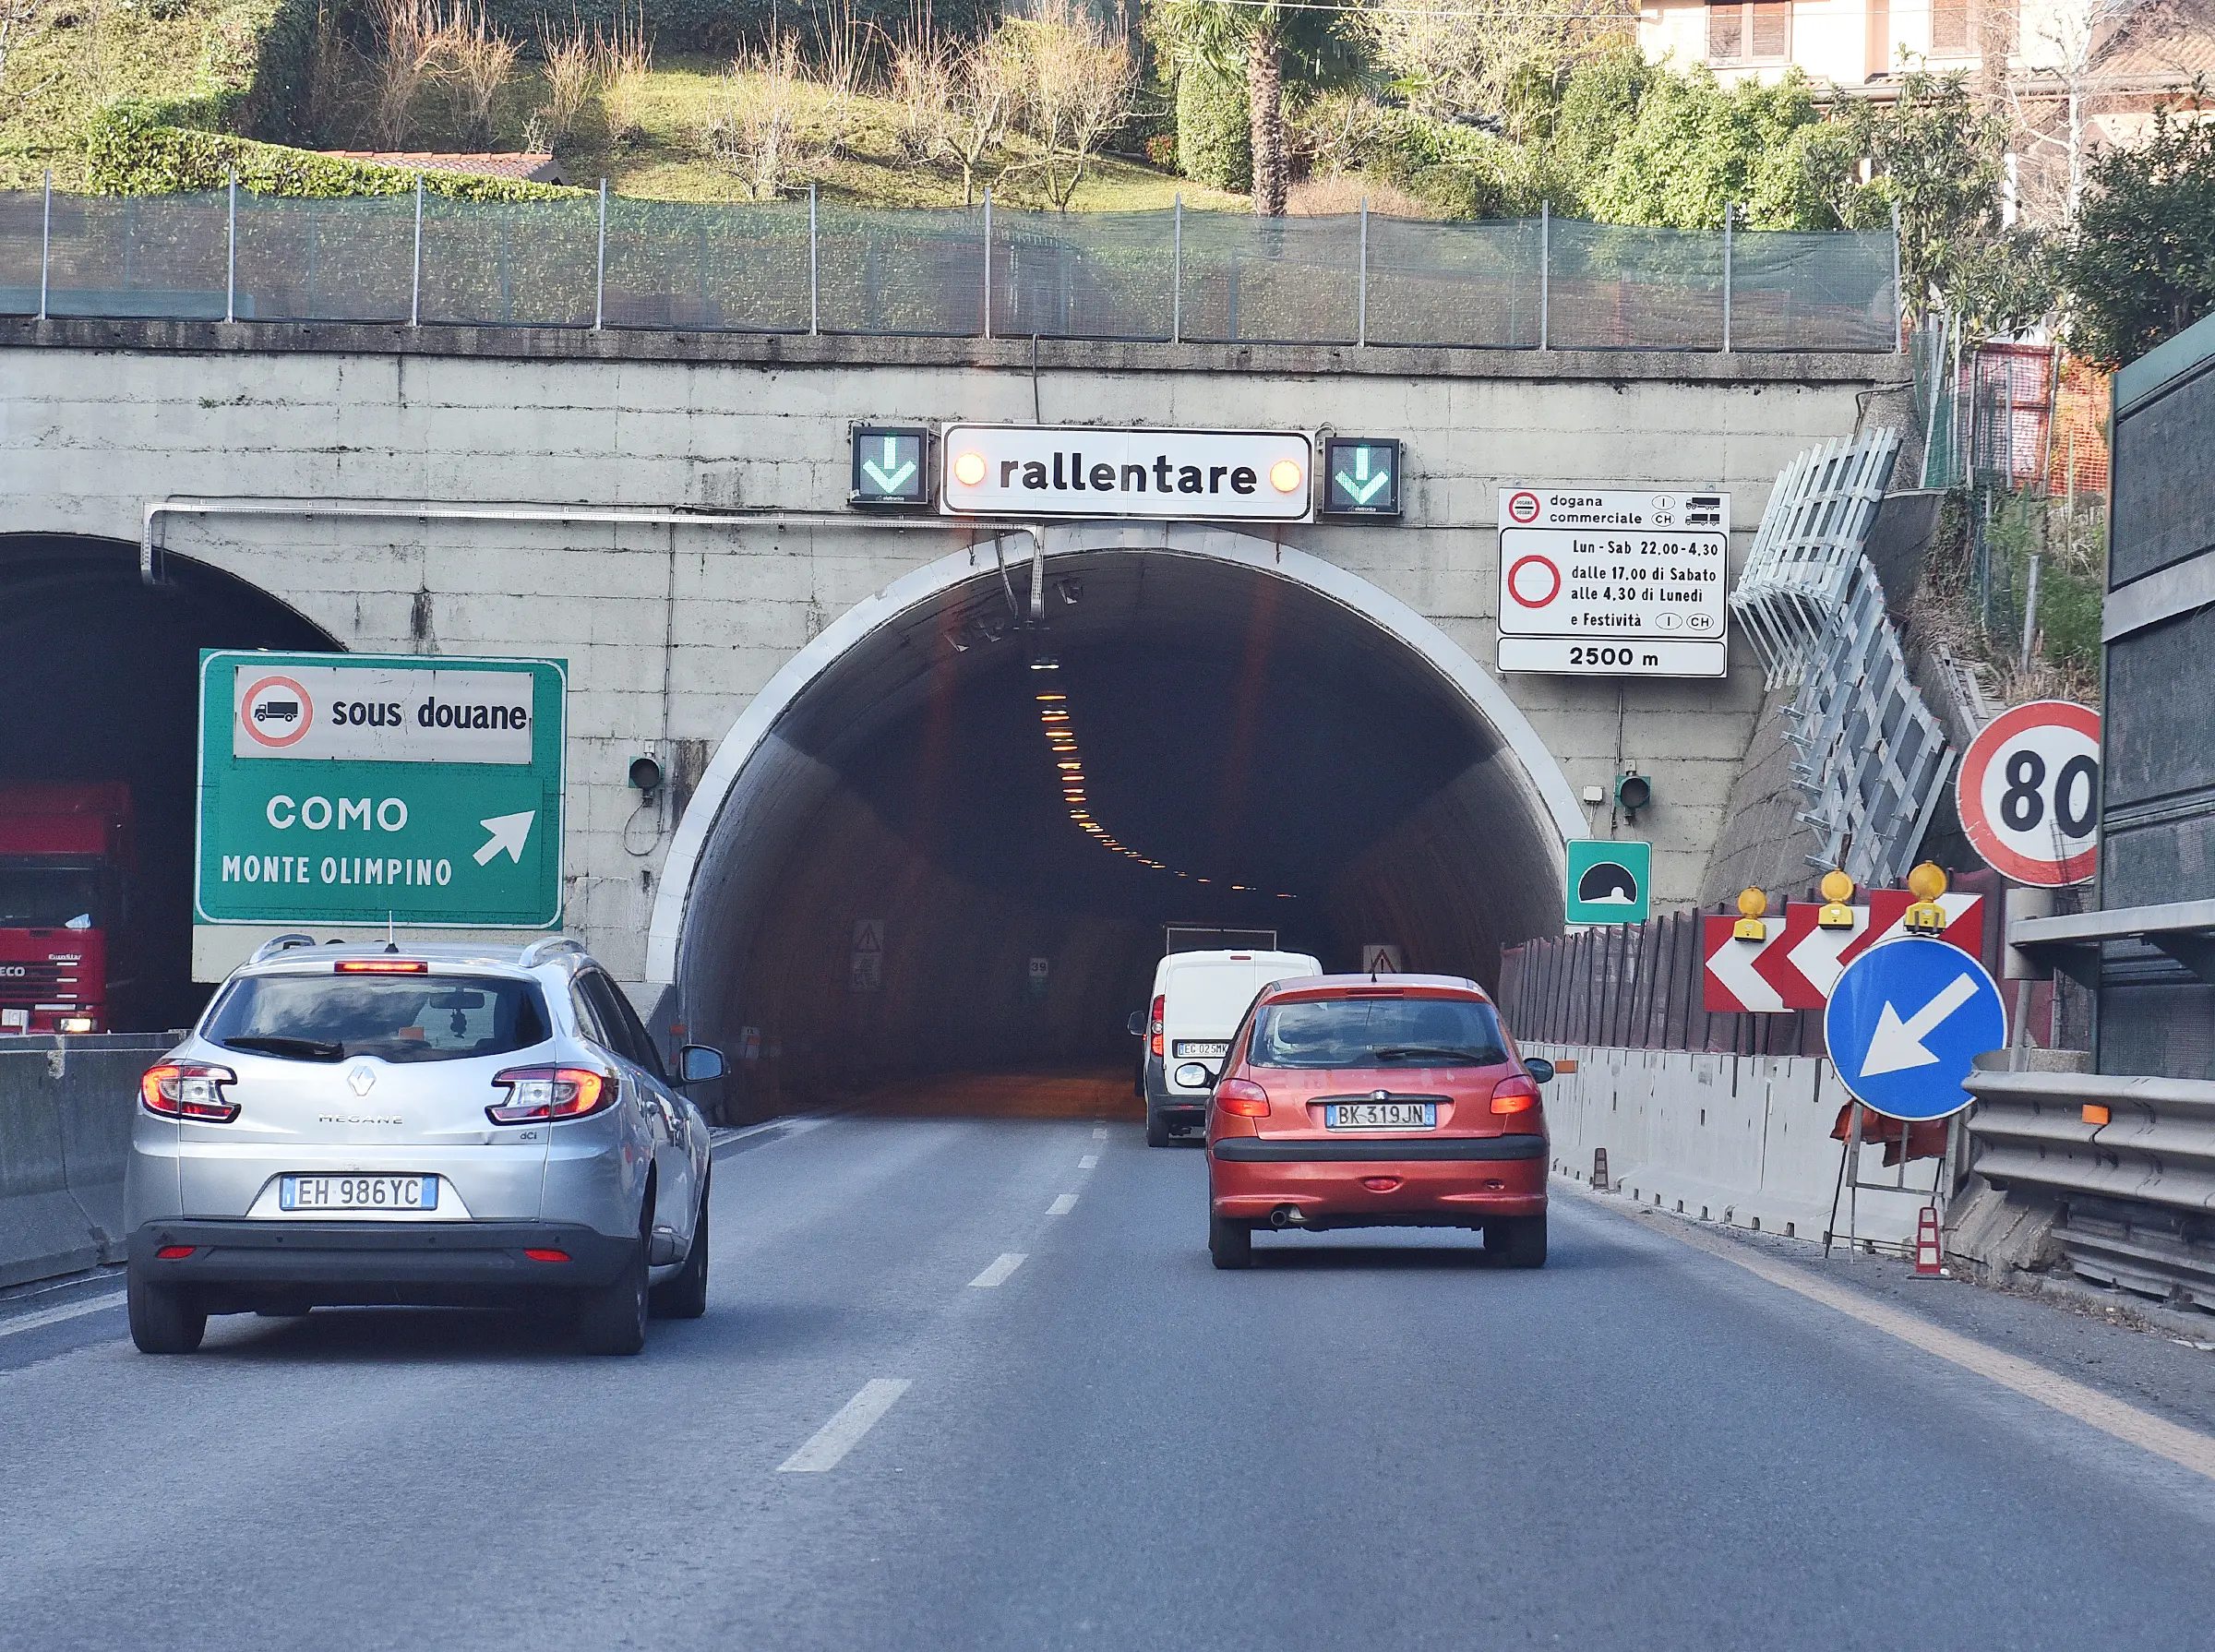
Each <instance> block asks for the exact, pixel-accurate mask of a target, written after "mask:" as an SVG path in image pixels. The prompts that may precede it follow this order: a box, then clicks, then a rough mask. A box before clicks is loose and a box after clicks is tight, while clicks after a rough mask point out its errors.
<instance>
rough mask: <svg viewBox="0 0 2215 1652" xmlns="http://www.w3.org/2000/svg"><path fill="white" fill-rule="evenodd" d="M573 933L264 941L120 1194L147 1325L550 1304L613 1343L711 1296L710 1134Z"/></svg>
mask: <svg viewBox="0 0 2215 1652" xmlns="http://www.w3.org/2000/svg"><path fill="white" fill-rule="evenodd" d="M678 1065H679V1068H680V1071H679V1072H678V1073H677V1074H676V1076H675V1077H672V1076H671V1075H669V1074H668V1073H667V1072H665V1071H664V1068H663V1064H662V1061H661V1058H660V1056H659V1054H658V1052H657V1051H656V1049H655V1047H654V1043H653V1037H652V1036H651V1035H649V1034H648V1033H647V1031H646V1029H645V1028H644V1026H642V1025H641V1023H640V1021H639V1017H638V1014H637V1012H635V1011H634V1010H633V1009H632V1008H631V1006H630V1002H629V1000H628V999H626V998H625V997H624V996H623V992H622V989H621V988H618V987H617V985H616V983H615V982H614V981H613V980H612V979H610V978H609V976H608V975H607V973H606V971H605V970H604V969H603V968H601V966H600V965H599V964H596V963H594V962H593V958H592V956H591V955H590V954H589V953H588V952H585V950H584V949H583V948H582V947H581V946H580V945H579V944H578V943H577V942H575V941H573V940H564V939H559V938H555V939H549V940H539V941H534V942H533V943H532V944H531V945H529V946H526V947H523V948H522V949H521V950H520V951H518V950H516V949H514V948H507V949H500V948H487V947H478V946H460V945H445V946H410V947H408V948H406V949H404V950H401V949H399V948H397V947H395V946H393V945H390V944H386V945H381V946H341V945H326V946H317V945H316V944H315V943H314V941H313V940H312V939H311V938H309V937H306V936H284V937H281V938H280V939H279V940H273V941H271V942H269V944H268V945H266V946H264V947H263V948H262V949H261V950H260V951H259V952H256V953H255V955H254V957H253V959H252V960H251V961H250V962H248V963H247V964H245V965H243V966H242V967H241V968H240V969H239V970H238V971H237V972H236V973H234V974H233V976H231V978H230V979H229V980H228V981H226V982H224V983H223V985H222V987H221V989H220V990H219V991H218V992H217V993H216V995H215V997H214V999H213V1000H211V1001H210V1004H209V1006H208V1009H207V1011H206V1012H205V1013H204V1014H203V1015H202V1016H201V1017H200V1021H199V1024H198V1026H197V1027H195V1028H194V1029H193V1031H192V1034H191V1035H190V1036H188V1037H187V1038H186V1040H185V1042H184V1043H182V1044H180V1045H178V1046H177V1047H176V1048H174V1050H172V1051H170V1052H169V1054H168V1055H166V1056H164V1057H163V1058H162V1060H161V1061H160V1062H159V1063H158V1064H156V1065H155V1066H154V1067H152V1068H151V1069H150V1070H149V1071H148V1072H147V1073H146V1076H145V1078H144V1079H143V1080H142V1081H141V1083H140V1085H139V1106H138V1114H137V1118H136V1120H135V1124H134V1128H133V1131H132V1139H131V1156H130V1163H129V1169H128V1174H127V1178H126V1195H125V1203H126V1213H127V1217H128V1223H129V1229H130V1257H129V1277H128V1284H129V1309H130V1324H131V1335H132V1338H133V1340H134V1341H136V1342H137V1343H138V1347H140V1348H141V1349H142V1350H143V1351H145V1352H147V1353H150V1354H186V1353H190V1352H191V1351H192V1350H193V1349H195V1348H196V1347H198V1346H199V1343H200V1338H201V1336H202V1335H204V1334H205V1332H206V1329H207V1324H208V1316H209V1315H210V1314H211V1313H250V1312H259V1313H269V1314H296V1313H303V1312H305V1311H308V1310H309V1309H311V1308H315V1307H319V1306H329V1305H339V1304H357V1305H358V1304H369V1303H407V1304H425V1305H491V1306H536V1305H545V1304H549V1303H551V1304H558V1305H560V1306H562V1307H564V1308H565V1309H567V1310H569V1311H574V1313H575V1315H576V1322H577V1329H578V1335H579V1339H580V1340H581V1343H582V1344H583V1346H584V1347H586V1348H587V1349H588V1350H591V1351H593V1352H596V1353H608V1354H629V1353H636V1352H637V1351H638V1350H639V1348H640V1347H642V1346H643V1345H644V1342H645V1339H646V1320H647V1316H648V1315H649V1314H650V1313H652V1314H655V1315H658V1316H662V1317H666V1318H686V1319H689V1318H694V1317H697V1316H698V1315H700V1313H702V1312H704V1311H706V1309H707V1290H708V1173H709V1163H710V1159H709V1140H708V1126H707V1121H706V1120H705V1119H702V1118H701V1116H700V1109H699V1108H698V1107H695V1106H694V1105H693V1104H692V1102H691V1101H690V1100H689V1099H688V1098H687V1096H686V1095H684V1088H685V1086H688V1085H690V1084H693V1083H701V1082H703V1081H705V1080H708V1079H712V1078H714V1077H717V1076H719V1075H720V1074H721V1073H722V1071H723V1070H724V1063H723V1057H722V1055H721V1054H720V1053H719V1052H717V1051H715V1050H713V1049H712V1048H709V1047H707V1046H705V1045H688V1046H686V1047H684V1048H683V1049H682V1050H681V1051H680V1052H679V1056H678Z"/></svg>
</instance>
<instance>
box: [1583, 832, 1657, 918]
mask: <svg viewBox="0 0 2215 1652" xmlns="http://www.w3.org/2000/svg"><path fill="white" fill-rule="evenodd" d="M1653 869H1654V846H1653V844H1642V843H1636V842H1632V841H1626V840H1620V839H1613V838H1596V837H1573V838H1571V839H1570V840H1569V876H1568V886H1567V888H1566V889H1565V890H1564V891H1563V892H1562V916H1563V917H1564V918H1565V919H1566V920H1567V921H1568V922H1570V923H1573V924H1643V923H1644V922H1646V913H1647V909H1648V908H1649V906H1650V905H1651V904H1652V903H1651V898H1650V893H1649V891H1648V888H1647V885H1648V883H1649V881H1650V880H1651V878H1652V875H1653Z"/></svg>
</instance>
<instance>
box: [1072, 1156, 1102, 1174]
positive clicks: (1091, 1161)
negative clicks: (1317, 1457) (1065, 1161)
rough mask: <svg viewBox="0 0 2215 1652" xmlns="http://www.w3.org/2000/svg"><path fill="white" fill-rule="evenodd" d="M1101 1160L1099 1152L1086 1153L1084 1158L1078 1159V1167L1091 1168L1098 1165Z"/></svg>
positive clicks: (1081, 1168) (1082, 1168)
mask: <svg viewBox="0 0 2215 1652" xmlns="http://www.w3.org/2000/svg"><path fill="white" fill-rule="evenodd" d="M1099 1162H1100V1155H1098V1154H1096V1153H1088V1154H1086V1155H1084V1157H1083V1158H1081V1159H1079V1160H1078V1161H1077V1168H1078V1169H1080V1170H1089V1169H1091V1168H1093V1167H1095V1166H1096V1165H1097V1164H1098V1163H1099Z"/></svg>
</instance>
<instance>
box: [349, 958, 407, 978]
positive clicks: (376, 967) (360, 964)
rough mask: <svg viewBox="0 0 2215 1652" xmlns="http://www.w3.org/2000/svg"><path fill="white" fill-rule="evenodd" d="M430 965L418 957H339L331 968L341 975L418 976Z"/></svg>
mask: <svg viewBox="0 0 2215 1652" xmlns="http://www.w3.org/2000/svg"><path fill="white" fill-rule="evenodd" d="M430 967H431V966H430V965H429V964H425V962H424V961H423V960H422V959H420V958H341V959H340V960H339V961H338V963H336V964H332V965H331V970H332V973H333V974H336V975H341V976H420V975H427V974H428V973H429V972H430Z"/></svg>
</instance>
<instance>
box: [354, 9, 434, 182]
mask: <svg viewBox="0 0 2215 1652" xmlns="http://www.w3.org/2000/svg"><path fill="white" fill-rule="evenodd" d="M376 27H377V64H376V76H377V78H376V84H375V86H374V88H373V89H372V90H373V102H372V107H371V114H370V124H371V126H372V127H373V129H374V130H375V131H376V133H377V142H378V144H379V145H380V146H381V147H383V148H385V149H388V150H397V149H401V148H402V147H403V146H404V145H405V144H406V142H407V136H408V121H409V117H410V115H411V114H412V112H413V108H414V104H415V97H416V94H417V93H418V92H420V91H421V90H423V87H424V84H425V81H427V80H429V79H430V78H431V77H432V74H433V72H434V71H435V69H436V68H437V62H438V52H439V45H440V38H441V37H440V28H439V18H438V13H437V9H436V6H435V5H434V0H377V12H376Z"/></svg>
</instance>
